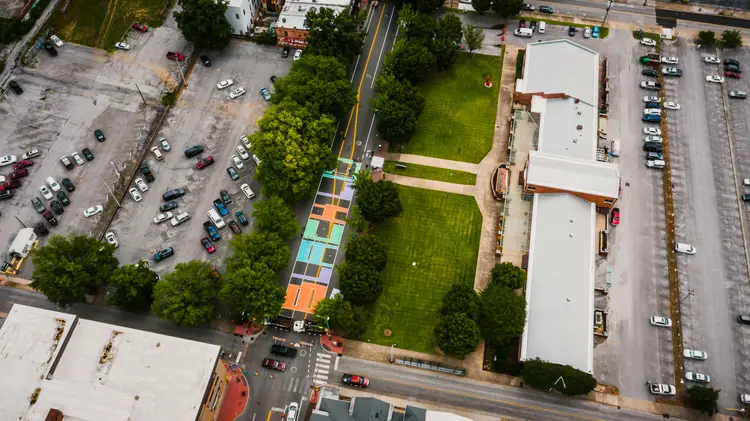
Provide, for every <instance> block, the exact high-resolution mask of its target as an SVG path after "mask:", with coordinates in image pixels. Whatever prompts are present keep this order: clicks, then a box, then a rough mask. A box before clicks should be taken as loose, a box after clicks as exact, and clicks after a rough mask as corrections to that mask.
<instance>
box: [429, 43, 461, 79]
mask: <svg viewBox="0 0 750 421" xmlns="http://www.w3.org/2000/svg"><path fill="white" fill-rule="evenodd" d="M430 52H431V53H432V55H433V56H435V67H436V68H437V69H438V70H441V71H442V70H446V69H448V68H450V67H451V65H452V64H453V63H455V62H456V58H457V57H458V49H457V48H456V44H454V43H453V41H451V40H450V39H448V38H435V39H433V40H432V41H431V42H430Z"/></svg>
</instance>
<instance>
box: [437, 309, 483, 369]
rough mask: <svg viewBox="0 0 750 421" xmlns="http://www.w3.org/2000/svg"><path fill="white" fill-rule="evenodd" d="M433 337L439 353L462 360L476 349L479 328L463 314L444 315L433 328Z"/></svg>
mask: <svg viewBox="0 0 750 421" xmlns="http://www.w3.org/2000/svg"><path fill="white" fill-rule="evenodd" d="M435 336H436V338H437V343H438V346H439V347H440V350H441V351H443V352H444V353H446V354H448V355H453V356H456V357H458V358H464V357H465V356H467V355H469V354H471V353H472V352H474V351H475V350H476V349H477V344H478V343H479V328H478V327H477V324H476V323H475V322H474V320H471V318H469V316H467V315H466V314H464V313H451V314H444V315H442V316H440V318H439V319H438V323H437V326H435Z"/></svg>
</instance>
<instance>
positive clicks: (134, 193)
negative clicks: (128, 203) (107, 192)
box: [128, 187, 143, 202]
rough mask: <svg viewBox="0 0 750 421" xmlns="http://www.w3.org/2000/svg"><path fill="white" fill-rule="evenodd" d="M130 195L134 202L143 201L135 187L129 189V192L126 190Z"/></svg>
mask: <svg viewBox="0 0 750 421" xmlns="http://www.w3.org/2000/svg"><path fill="white" fill-rule="evenodd" d="M128 192H129V193H130V196H131V197H132V198H133V200H135V201H136V202H140V201H141V200H143V196H141V193H140V192H139V191H138V189H136V188H135V187H131V188H130V190H128Z"/></svg>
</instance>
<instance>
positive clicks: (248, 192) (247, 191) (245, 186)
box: [240, 183, 255, 199]
mask: <svg viewBox="0 0 750 421" xmlns="http://www.w3.org/2000/svg"><path fill="white" fill-rule="evenodd" d="M240 189H241V190H242V193H244V194H245V196H247V198H248V199H252V198H254V197H255V193H254V192H253V189H251V188H250V186H249V185H248V184H247V183H245V184H243V185H241V186H240Z"/></svg>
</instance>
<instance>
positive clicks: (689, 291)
mask: <svg viewBox="0 0 750 421" xmlns="http://www.w3.org/2000/svg"><path fill="white" fill-rule="evenodd" d="M691 295H695V290H693V289H689V290H688V293H687V295H685V298H683V299H681V300H680V304H682V303H683V302H685V300H687V299H688V297H690V296H691Z"/></svg>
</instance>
